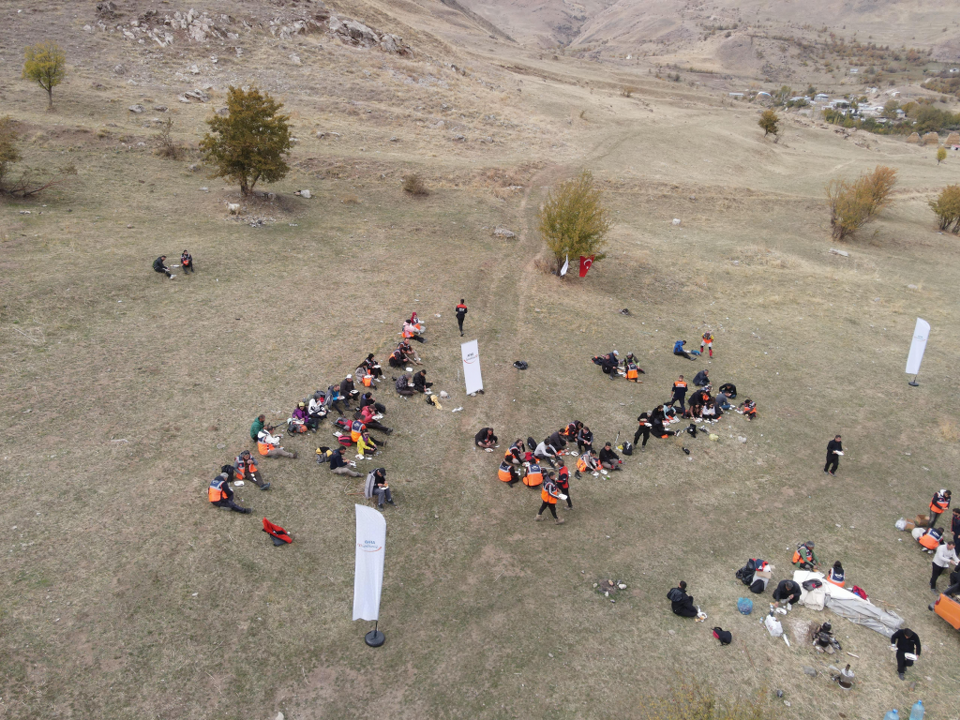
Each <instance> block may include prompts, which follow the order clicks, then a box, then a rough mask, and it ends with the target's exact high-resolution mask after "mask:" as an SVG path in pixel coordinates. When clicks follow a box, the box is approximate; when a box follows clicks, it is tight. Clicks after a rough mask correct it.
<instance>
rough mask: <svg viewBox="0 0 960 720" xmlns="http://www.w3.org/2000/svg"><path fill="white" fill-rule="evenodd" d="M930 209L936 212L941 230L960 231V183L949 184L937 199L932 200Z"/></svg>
mask: <svg viewBox="0 0 960 720" xmlns="http://www.w3.org/2000/svg"><path fill="white" fill-rule="evenodd" d="M930 209H931V210H933V212H934V213H935V214H936V216H937V220H938V221H939V222H938V226H939V228H940V229H941V230H952V231H953V232H955V233H958V232H960V185H947V187H945V188H944V189H943V190H941V191H940V195H938V196H937V199H936V200H931V201H930ZM951 225H952V226H953V227H951Z"/></svg>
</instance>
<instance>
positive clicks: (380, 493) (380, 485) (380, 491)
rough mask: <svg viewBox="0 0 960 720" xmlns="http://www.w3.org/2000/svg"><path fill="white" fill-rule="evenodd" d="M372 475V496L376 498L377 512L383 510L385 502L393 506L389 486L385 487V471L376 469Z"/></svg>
mask: <svg viewBox="0 0 960 720" xmlns="http://www.w3.org/2000/svg"><path fill="white" fill-rule="evenodd" d="M371 474H372V475H373V494H374V495H375V496H376V498H377V510H383V501H384V500H386V501H387V502H388V503H390V504H391V505H395V504H396V503H394V502H393V494H392V493H391V492H390V486H389V485H387V471H386V469H384V468H377V469H376V470H374V471H373V472H372V473H371Z"/></svg>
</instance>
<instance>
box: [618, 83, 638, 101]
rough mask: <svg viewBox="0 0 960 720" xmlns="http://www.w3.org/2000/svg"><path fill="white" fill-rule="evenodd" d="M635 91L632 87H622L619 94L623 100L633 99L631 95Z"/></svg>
mask: <svg viewBox="0 0 960 720" xmlns="http://www.w3.org/2000/svg"><path fill="white" fill-rule="evenodd" d="M636 91H637V89H636V88H635V87H633V86H632V85H624V86H623V87H622V88H620V94H621V95H623V97H625V98H628V97H633V94H634V93H635V92H636Z"/></svg>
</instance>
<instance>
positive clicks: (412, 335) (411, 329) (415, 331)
mask: <svg viewBox="0 0 960 720" xmlns="http://www.w3.org/2000/svg"><path fill="white" fill-rule="evenodd" d="M418 325H419V324H418V323H417V324H415V323H412V322H410V321H409V320H404V321H403V332H401V333H400V334H401V335H403V339H404V340H416V341H417V342H419V343H422V342H426V340H425V339H424V338H422V337H420V329H419V327H418Z"/></svg>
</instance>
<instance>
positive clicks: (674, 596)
mask: <svg viewBox="0 0 960 720" xmlns="http://www.w3.org/2000/svg"><path fill="white" fill-rule="evenodd" d="M667 600H669V601H670V609H671V610H673V614H674V615H679V616H680V617H688V618H692V617H696V616H697V614H698V613H699V612H700V610H699V608H698V607H697V606H696V605H694V604H693V596H692V595H687V584H686V583H685V582H684V581H683V580H681V581H680V584H679V585H677V587H675V588H673V589H672V590H670V592H668V593H667Z"/></svg>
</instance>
